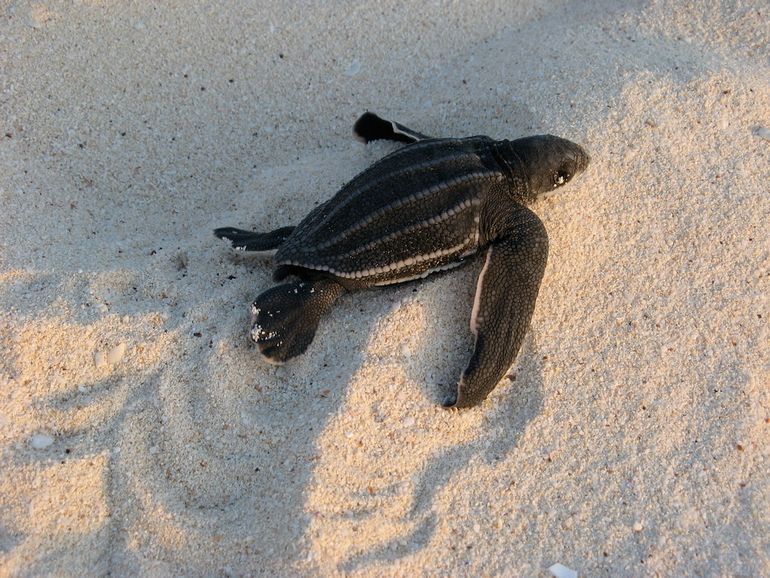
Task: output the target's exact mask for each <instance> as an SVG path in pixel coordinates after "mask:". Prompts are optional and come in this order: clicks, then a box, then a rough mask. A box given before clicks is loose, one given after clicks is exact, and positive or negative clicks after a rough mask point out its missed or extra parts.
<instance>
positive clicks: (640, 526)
mask: <svg viewBox="0 0 770 578" xmlns="http://www.w3.org/2000/svg"><path fill="white" fill-rule="evenodd" d="M643 529H644V524H642V523H641V522H637V523H636V524H634V532H641V531H642V530H643Z"/></svg>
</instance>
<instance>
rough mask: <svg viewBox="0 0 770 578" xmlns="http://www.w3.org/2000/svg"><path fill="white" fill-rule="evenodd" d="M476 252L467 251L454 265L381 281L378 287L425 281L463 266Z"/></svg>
mask: <svg viewBox="0 0 770 578" xmlns="http://www.w3.org/2000/svg"><path fill="white" fill-rule="evenodd" d="M475 252H476V250H475V249H474V250H473V251H466V252H465V253H463V254H462V255H460V256H459V257H458V258H457V261H454V262H453V263H447V264H446V265H441V266H440V267H433V268H432V269H428V270H427V271H425V272H424V273H419V274H417V275H412V276H411V277H401V278H399V279H388V280H387V281H379V282H377V283H375V285H377V286H378V287H382V286H383V285H395V284H396V283H406V282H407V281H416V280H417V279H425V277H427V276H428V275H431V274H433V273H438V272H439V271H446V270H448V269H454V268H455V267H459V266H460V265H462V264H463V262H462V260H463V259H465V258H466V257H469V256H471V255H473V253H475Z"/></svg>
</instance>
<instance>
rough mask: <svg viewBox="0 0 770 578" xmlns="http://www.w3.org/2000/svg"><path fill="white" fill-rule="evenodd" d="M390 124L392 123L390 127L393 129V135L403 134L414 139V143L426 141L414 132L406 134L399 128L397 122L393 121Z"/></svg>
mask: <svg viewBox="0 0 770 578" xmlns="http://www.w3.org/2000/svg"><path fill="white" fill-rule="evenodd" d="M389 122H390V126H392V127H393V133H394V134H402V135H404V136H405V137H409V138H413V139H414V142H419V141H421V140H425V138H421V137H419V136H417V135H415V133H413V132H406V131H404V130H401V129H400V128H398V125H397V124H396V122H395V121H392V120H391V121H389ZM404 128H406V127H404Z"/></svg>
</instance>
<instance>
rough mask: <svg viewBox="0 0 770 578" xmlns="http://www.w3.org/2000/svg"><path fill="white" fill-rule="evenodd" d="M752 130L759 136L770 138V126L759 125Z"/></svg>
mask: <svg viewBox="0 0 770 578" xmlns="http://www.w3.org/2000/svg"><path fill="white" fill-rule="evenodd" d="M752 132H753V133H754V135H755V136H758V137H759V138H763V139H765V140H770V128H766V127H764V126H757V127H754V130H753V131H752Z"/></svg>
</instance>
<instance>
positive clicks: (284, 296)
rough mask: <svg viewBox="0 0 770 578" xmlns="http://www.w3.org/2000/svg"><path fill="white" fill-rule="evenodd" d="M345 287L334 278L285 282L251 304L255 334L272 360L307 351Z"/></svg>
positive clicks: (268, 357)
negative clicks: (322, 320)
mask: <svg viewBox="0 0 770 578" xmlns="http://www.w3.org/2000/svg"><path fill="white" fill-rule="evenodd" d="M344 291H345V290H344V289H343V287H342V285H340V284H339V283H337V282H335V281H333V280H331V279H314V280H302V281H295V282H293V283H284V284H283V285H278V286H277V287H273V288H272V289H268V290H267V291H265V292H264V293H262V294H261V295H260V296H259V297H257V298H256V300H255V301H254V303H253V304H252V306H251V338H252V340H254V342H255V343H256V344H257V347H258V348H259V352H260V353H261V354H262V355H263V356H264V357H265V359H266V360H267V361H269V362H270V363H275V364H281V363H284V362H285V361H287V360H289V359H291V358H292V357H296V356H297V355H300V354H302V353H304V352H305V350H306V349H307V347H308V345H310V343H311V342H312V341H313V337H314V336H315V332H316V329H317V328H318V322H319V321H320V320H321V317H323V316H324V315H325V314H326V313H327V312H328V311H329V310H330V309H331V307H332V305H333V304H334V302H335V301H336V300H337V298H338V297H339V296H340V295H342V293H343V292H344Z"/></svg>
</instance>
